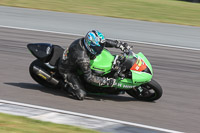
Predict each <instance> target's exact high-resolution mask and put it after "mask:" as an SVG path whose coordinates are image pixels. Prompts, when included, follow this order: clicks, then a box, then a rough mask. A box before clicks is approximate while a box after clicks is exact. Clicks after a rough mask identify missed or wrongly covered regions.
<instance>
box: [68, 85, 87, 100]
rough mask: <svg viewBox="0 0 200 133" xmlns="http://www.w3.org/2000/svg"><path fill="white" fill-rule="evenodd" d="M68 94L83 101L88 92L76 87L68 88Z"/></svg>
mask: <svg viewBox="0 0 200 133" xmlns="http://www.w3.org/2000/svg"><path fill="white" fill-rule="evenodd" d="M67 90H68V92H69V93H70V94H71V95H72V96H74V97H75V98H76V99H77V100H83V99H84V98H85V96H86V92H85V91H84V90H82V89H78V88H76V87H73V88H72V87H70V86H69V87H68V89H67Z"/></svg>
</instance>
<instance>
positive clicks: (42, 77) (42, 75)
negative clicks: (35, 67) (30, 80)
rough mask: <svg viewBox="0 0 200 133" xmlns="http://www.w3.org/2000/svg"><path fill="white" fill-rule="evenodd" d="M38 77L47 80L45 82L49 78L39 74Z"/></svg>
mask: <svg viewBox="0 0 200 133" xmlns="http://www.w3.org/2000/svg"><path fill="white" fill-rule="evenodd" d="M38 76H40V77H41V78H43V79H45V80H46V79H47V77H45V76H44V75H42V74H41V73H39V74H38Z"/></svg>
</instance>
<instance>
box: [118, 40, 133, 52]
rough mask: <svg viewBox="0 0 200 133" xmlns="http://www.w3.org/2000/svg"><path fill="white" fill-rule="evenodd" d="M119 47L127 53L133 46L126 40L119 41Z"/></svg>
mask: <svg viewBox="0 0 200 133" xmlns="http://www.w3.org/2000/svg"><path fill="white" fill-rule="evenodd" d="M118 47H119V48H120V49H121V50H122V51H123V52H125V53H127V52H128V51H129V50H132V48H131V47H130V46H129V45H128V44H127V43H126V42H121V41H118Z"/></svg>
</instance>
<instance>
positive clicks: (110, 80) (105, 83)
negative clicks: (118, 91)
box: [100, 78, 116, 87]
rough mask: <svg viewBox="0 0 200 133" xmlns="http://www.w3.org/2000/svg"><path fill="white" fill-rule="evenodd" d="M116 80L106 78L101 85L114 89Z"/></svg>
mask: <svg viewBox="0 0 200 133" xmlns="http://www.w3.org/2000/svg"><path fill="white" fill-rule="evenodd" d="M115 82H116V79H113V78H104V80H103V82H102V83H101V84H100V85H107V86H110V87H113V85H115Z"/></svg>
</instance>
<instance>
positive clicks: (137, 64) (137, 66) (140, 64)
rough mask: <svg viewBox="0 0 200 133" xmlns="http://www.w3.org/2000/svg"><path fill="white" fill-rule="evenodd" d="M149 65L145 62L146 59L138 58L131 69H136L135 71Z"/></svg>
mask: <svg viewBox="0 0 200 133" xmlns="http://www.w3.org/2000/svg"><path fill="white" fill-rule="evenodd" d="M146 67H147V65H146V64H145V63H144V61H143V60H142V59H137V61H136V62H135V64H134V65H133V66H132V67H131V70H135V71H139V72H141V71H143V70H144V69H146Z"/></svg>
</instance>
